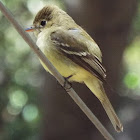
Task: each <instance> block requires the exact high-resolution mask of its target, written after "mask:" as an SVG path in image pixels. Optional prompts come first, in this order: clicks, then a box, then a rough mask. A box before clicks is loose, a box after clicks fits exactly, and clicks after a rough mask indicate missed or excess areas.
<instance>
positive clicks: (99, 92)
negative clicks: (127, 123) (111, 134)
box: [84, 78, 123, 132]
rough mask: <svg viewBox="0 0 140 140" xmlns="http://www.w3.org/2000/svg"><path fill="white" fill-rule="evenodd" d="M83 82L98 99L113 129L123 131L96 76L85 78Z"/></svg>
mask: <svg viewBox="0 0 140 140" xmlns="http://www.w3.org/2000/svg"><path fill="white" fill-rule="evenodd" d="M84 83H85V84H86V86H87V87H88V88H89V89H90V90H91V91H92V92H93V93H94V94H95V96H96V97H97V98H98V99H99V100H100V102H101V104H102V106H103V108H104V109H105V111H106V113H107V115H108V117H109V119H110V121H111V123H112V125H113V127H114V128H115V130H116V131H117V132H121V131H123V126H122V124H121V122H120V120H119V118H118V117H117V115H116V113H115V111H114V109H113V107H112V105H111V103H110V101H109V99H108V97H107V95H106V93H105V91H104V88H103V85H102V83H101V82H100V81H99V80H98V79H96V78H91V79H88V80H85V81H84Z"/></svg>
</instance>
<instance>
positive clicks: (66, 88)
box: [63, 75, 73, 91]
mask: <svg viewBox="0 0 140 140" xmlns="http://www.w3.org/2000/svg"><path fill="white" fill-rule="evenodd" d="M72 76H73V75H70V76H68V77H64V79H65V82H64V85H63V88H64V89H65V90H66V91H68V90H69V89H71V87H72V84H71V83H70V82H69V81H68V80H69V79H70V78H71V77H72ZM67 84H69V85H70V86H69V87H68V86H67Z"/></svg>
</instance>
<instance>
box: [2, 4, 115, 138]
mask: <svg viewBox="0 0 140 140" xmlns="http://www.w3.org/2000/svg"><path fill="white" fill-rule="evenodd" d="M0 10H1V12H2V13H3V14H4V16H5V17H6V18H7V19H8V20H9V21H10V22H11V23H12V24H13V26H14V27H15V29H16V30H17V31H18V32H19V34H20V35H21V36H22V37H23V39H24V40H25V41H26V42H27V44H28V45H29V46H30V47H31V48H32V50H33V51H34V52H35V54H36V55H37V56H38V57H39V59H41V60H42V61H43V62H44V64H45V65H46V66H47V67H48V69H49V70H50V71H51V72H52V73H53V75H54V76H55V78H56V79H57V80H58V81H59V83H60V84H61V85H62V86H63V85H64V82H65V79H64V78H63V77H62V76H61V75H60V74H59V73H58V71H57V70H56V69H55V68H54V66H53V65H52V64H51V63H50V61H49V60H48V59H47V58H46V56H45V55H44V54H43V53H42V52H41V50H40V49H39V48H38V46H37V45H36V44H35V43H34V42H33V40H32V39H31V37H30V36H29V35H28V34H27V33H25V31H24V29H23V28H22V27H21V26H20V25H19V24H18V22H17V21H16V20H15V18H14V16H13V15H12V14H11V13H10V12H9V10H7V9H6V8H5V6H4V5H3V4H2V2H0ZM68 87H70V85H69V84H68V83H67V85H66V87H65V90H67V88H68ZM67 93H68V94H69V95H70V96H71V98H72V99H73V100H74V101H75V102H76V104H77V105H78V106H79V107H80V108H81V110H82V111H83V112H84V113H85V114H86V116H87V117H88V118H89V119H90V120H91V122H92V123H93V124H94V125H95V126H96V127H97V129H98V130H99V131H100V132H101V134H102V135H103V136H104V137H105V138H106V139H107V140H114V138H113V137H112V136H111V135H110V134H109V132H108V131H107V130H106V129H105V128H104V126H103V125H102V124H101V123H100V121H99V120H98V119H97V118H96V116H95V115H94V114H93V113H92V112H91V111H90V109H89V108H88V107H87V106H86V105H85V103H84V102H83V101H82V100H81V98H80V97H79V96H78V95H77V93H76V92H75V91H74V90H73V89H72V88H70V89H69V91H67Z"/></svg>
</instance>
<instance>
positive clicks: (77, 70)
mask: <svg viewBox="0 0 140 140" xmlns="http://www.w3.org/2000/svg"><path fill="white" fill-rule="evenodd" d="M47 58H48V59H49V61H50V62H51V63H52V64H53V66H54V67H55V68H56V69H57V70H58V72H59V73H60V74H61V75H62V76H63V77H69V76H70V75H72V77H71V78H70V79H69V81H75V82H80V83H82V82H83V81H84V80H85V79H87V78H89V77H91V76H92V75H91V74H90V73H89V72H88V71H87V70H85V69H83V68H81V67H80V66H78V65H77V64H75V63H74V62H72V61H71V60H70V59H69V58H65V57H64V58H63V59H62V57H61V58H58V55H57V57H49V56H47ZM41 64H42V65H43V67H44V68H45V70H46V71H48V72H49V73H51V72H50V70H49V69H48V68H47V67H46V66H45V65H44V63H42V62H41ZM51 74H52V73H51ZM52 75H53V74H52Z"/></svg>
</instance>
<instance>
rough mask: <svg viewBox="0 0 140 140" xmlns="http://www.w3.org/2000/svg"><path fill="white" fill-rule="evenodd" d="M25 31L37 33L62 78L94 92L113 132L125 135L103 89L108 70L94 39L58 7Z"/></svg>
mask: <svg viewBox="0 0 140 140" xmlns="http://www.w3.org/2000/svg"><path fill="white" fill-rule="evenodd" d="M26 31H27V32H33V33H34V35H35V37H36V44H37V46H38V47H39V48H40V49H41V51H42V52H43V53H44V54H45V56H46V57H47V58H48V59H49V61H50V62H51V63H52V64H53V65H54V67H55V68H56V69H57V70H58V72H59V73H60V74H61V75H62V76H63V77H69V78H68V81H69V82H78V83H84V84H85V85H86V86H87V87H88V88H89V89H90V90H91V92H92V93H93V94H94V95H95V96H96V97H97V98H98V99H99V101H100V102H101V104H102V106H103V108H104V110H105V111H106V113H107V115H108V117H109V119H110V121H111V123H112V125H113V127H114V129H115V130H116V131H117V132H122V131H123V125H122V123H121V122H120V120H119V118H118V117H117V115H116V113H115V111H114V109H113V107H112V105H111V103H110V101H109V98H108V97H107V95H106V93H105V90H104V86H103V84H104V82H106V69H105V68H104V66H103V65H102V53H101V50H100V48H99V46H98V45H97V44H96V42H95V41H94V40H93V39H92V37H91V36H90V35H89V34H88V33H87V32H86V31H85V30H84V29H83V28H82V27H81V26H79V25H78V24H77V23H76V22H75V21H74V20H73V19H72V17H70V16H69V15H68V14H67V13H66V12H65V11H63V10H62V9H61V8H59V7H58V6H56V5H46V6H45V7H43V8H42V9H41V10H40V11H39V12H38V13H37V14H36V16H35V18H34V21H33V25H32V26H31V27H29V28H27V29H26ZM40 62H41V64H42V65H43V67H44V68H45V70H46V71H48V72H49V73H50V74H52V73H51V71H50V70H49V69H48V68H47V66H46V65H45V64H44V63H43V62H42V61H41V60H40Z"/></svg>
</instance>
